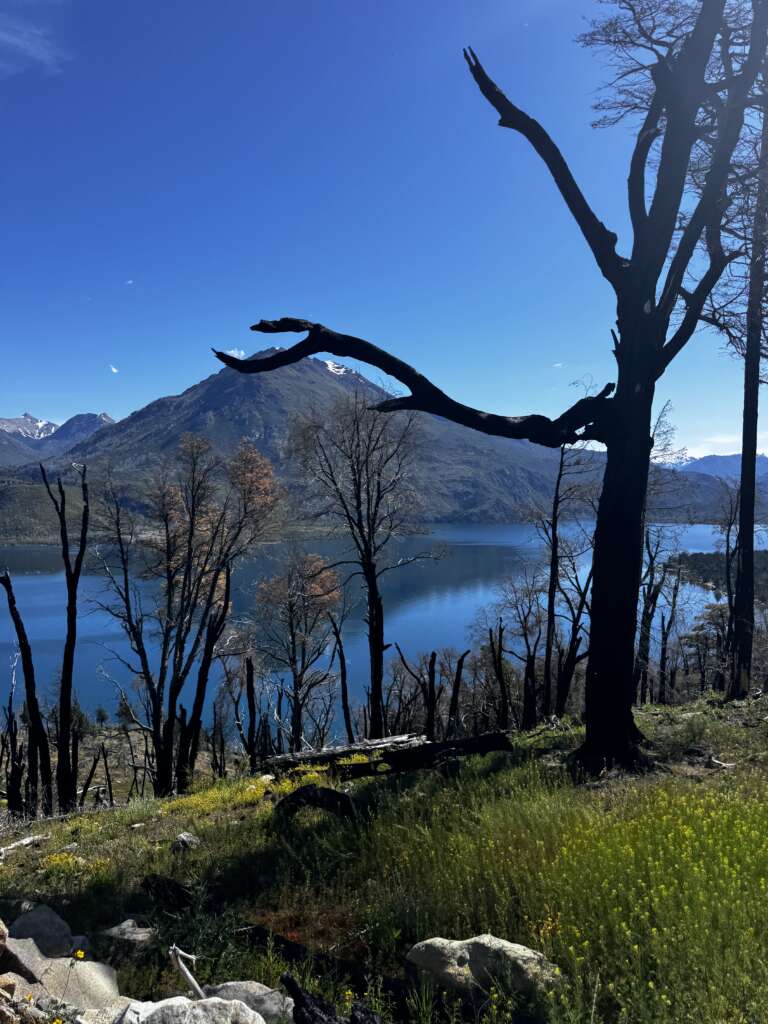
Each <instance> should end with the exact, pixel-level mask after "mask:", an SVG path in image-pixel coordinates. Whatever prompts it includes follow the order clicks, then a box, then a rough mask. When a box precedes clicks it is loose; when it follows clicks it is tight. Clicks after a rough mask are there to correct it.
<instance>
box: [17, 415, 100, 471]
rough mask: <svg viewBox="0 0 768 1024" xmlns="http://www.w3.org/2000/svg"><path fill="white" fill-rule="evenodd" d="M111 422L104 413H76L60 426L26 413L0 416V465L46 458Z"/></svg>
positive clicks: (65, 450)
mask: <svg viewBox="0 0 768 1024" xmlns="http://www.w3.org/2000/svg"><path fill="white" fill-rule="evenodd" d="M114 422H115V421H114V420H113V419H112V417H111V416H108V415H107V414H106V413H105V412H100V413H94V412H85V413H80V414H79V415H78V416H73V417H72V418H71V419H68V420H67V421H66V423H62V424H61V426H59V425H58V424H57V423H52V422H51V421H50V420H41V419H38V418H37V417H35V416H32V415H31V414H30V413H28V412H25V413H24V415H23V416H17V417H16V418H15V419H0V468H2V469H6V468H8V467H9V466H23V465H26V464H27V463H29V462H30V461H31V460H32V459H37V460H41V459H42V460H46V459H50V458H52V457H53V456H56V455H62V454H64V453H65V452H67V451H69V449H70V448H72V447H74V445H76V444H79V443H80V442H81V441H85V440H87V438H89V437H90V436H91V435H92V434H95V433H96V431H97V430H101V428H102V427H105V426H109V425H111V424H113V423H114Z"/></svg>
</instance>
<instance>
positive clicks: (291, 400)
mask: <svg viewBox="0 0 768 1024" xmlns="http://www.w3.org/2000/svg"><path fill="white" fill-rule="evenodd" d="M359 388H363V389H365V390H367V391H368V392H369V393H370V395H371V401H372V402H376V401H380V400H381V399H382V398H384V397H387V394H386V392H385V391H384V390H383V389H381V388H379V387H377V386H376V385H375V384H372V383H371V382H370V381H369V380H367V379H366V378H365V377H363V376H361V375H360V374H358V373H356V372H354V371H352V370H350V369H348V368H345V367H342V366H339V365H338V364H336V363H334V362H332V361H326V360H321V359H306V360H304V361H303V362H301V363H296V364H294V365H291V366H286V367H283V368H282V369H279V370H275V371H274V372H272V373H267V374H258V375H250V376H249V375H243V374H239V373H237V372H235V371H234V370H230V369H228V368H223V369H221V370H219V371H218V372H217V373H214V374H212V375H211V376H209V377H207V378H205V380H202V381H200V383H198V384H195V385H193V386H192V387H190V388H187V390H186V391H184V392H182V393H181V394H179V395H171V396H168V397H165V398H159V399H157V400H156V401H154V402H151V403H150V404H149V405H147V406H145V407H144V408H143V409H139V410H138V411H136V412H135V413H133V414H132V415H130V416H128V417H126V418H125V419H124V420H121V421H119V422H118V423H111V422H105V420H106V419H108V417H104V415H103V414H102V416H95V415H93V414H87V415H86V416H83V417H74V418H73V420H70V421H68V422H67V423H65V424H64V425H63V426H62V427H60V428H59V429H58V430H57V431H56V432H55V433H54V434H52V435H50V437H47V438H44V439H41V440H31V439H27V440H26V443H25V444H23V445H19V448H20V450H18V449H16V448H14V449H13V450H12V451H10V452H9V453H8V454H7V459H8V461H6V463H5V465H6V466H9V467H11V468H9V469H7V470H6V477H9V476H10V477H13V478H14V480H8V479H6V480H5V481H3V482H2V484H0V538H2V539H6V540H7V539H19V538H20V537H21V536H24V537H41V536H43V535H45V533H46V531H47V530H48V529H49V525H50V516H48V513H47V510H46V508H45V495H44V493H43V492H42V490H41V491H40V493H39V495H38V497H37V498H35V497H34V496H35V494H36V493H37V490H36V489H37V488H38V486H39V470H38V468H37V463H38V462H39V461H40V459H41V458H42V459H44V460H45V462H46V465H47V466H48V467H49V469H50V470H52V471H53V472H61V473H62V474H63V475H64V476H65V478H66V476H67V473H68V470H69V467H70V464H71V463H72V462H78V463H85V464H87V466H88V471H89V477H90V479H91V481H92V482H93V483H94V485H95V487H97V486H98V481H99V480H100V479H103V478H104V475H105V473H106V471H107V469H109V470H110V472H111V473H112V476H113V478H114V479H115V480H116V481H118V482H121V483H122V484H123V485H124V486H125V487H126V489H127V490H128V491H129V492H130V493H131V494H132V495H133V496H134V497H135V498H136V499H137V500H139V501H140V500H141V495H142V494H143V493H145V491H146V487H147V484H148V483H149V482H150V480H151V478H152V476H153V475H154V474H155V473H156V472H157V470H158V469H159V468H160V467H161V466H162V464H163V462H164V461H167V460H168V461H170V460H173V458H174V456H175V452H176V450H177V448H178V444H179V439H180V437H181V436H182V434H185V433H193V434H200V435H203V436H205V437H207V438H208V440H210V442H211V443H212V444H213V446H214V448H215V449H216V450H217V451H218V452H220V453H221V454H222V455H228V454H230V453H231V452H233V451H234V449H235V448H236V447H237V445H238V443H239V442H240V440H241V439H243V438H245V439H247V440H250V441H252V442H253V443H254V444H256V445H257V447H258V448H259V450H260V451H261V452H263V454H265V455H266V456H267V457H268V458H269V459H270V461H271V462H272V463H273V465H274V466H275V468H276V471H277V473H278V475H279V476H280V477H281V479H282V480H283V481H285V482H286V483H287V484H288V485H289V487H290V486H291V484H292V483H293V482H294V480H293V475H294V473H295V466H294V462H293V460H292V458H291V453H290V442H289V433H290V429H291V424H292V422H293V421H294V420H295V419H296V417H298V416H300V415H301V414H302V413H304V414H306V413H309V412H311V411H316V412H318V413H320V414H322V413H324V412H327V410H329V409H330V407H331V406H332V405H333V403H334V402H335V401H337V400H338V399H339V398H340V397H342V396H343V395H347V394H349V393H350V391H352V390H354V389H359ZM419 423H420V444H419V449H418V454H417V458H416V465H415V471H414V478H415V479H414V483H415V486H416V490H417V492H418V493H419V496H420V502H419V505H420V508H419V511H418V513H417V515H418V518H420V519H422V520H423V521H426V522H441V521H442V522H447V521H448V522H510V521H514V520H519V519H525V518H528V517H529V514H530V510H531V509H532V507H536V506H537V507H542V506H546V505H547V504H548V503H549V501H550V500H551V495H552V490H553V487H554V481H555V474H556V471H557V463H558V452H557V451H556V450H553V449H548V448H542V447H540V446H538V445H533V444H530V443H529V442H527V441H512V440H507V439H504V438H496V437H487V436H486V435H484V434H480V433H476V432H474V431H471V430H467V429H465V428H463V427H460V426H458V425H456V424H454V423H449V422H448V421H446V420H443V419H440V418H438V417H435V416H429V415H426V414H421V415H420V416H419ZM83 430H85V431H86V432H87V431H90V430H94V431H95V432H93V433H91V434H90V436H88V437H86V438H85V439H84V440H80V441H79V442H78V443H72V444H70V443H69V442H70V441H72V442H74V441H76V439H77V437H78V434H79V433H80V432H82V431H83ZM4 437H5V438H6V439H7V440H9V441H12V442H16V438H15V436H12V435H10V434H5V435H4V434H2V433H0V442H2V439H3V438H4ZM57 439H58V440H57ZM62 443H63V447H62ZM25 450H26V451H27V452H28V454H27V455H26V457H25V455H24V451H25ZM588 457H589V459H590V460H591V462H592V466H591V468H590V470H589V471H588V473H587V474H586V478H587V479H589V480H591V481H592V482H594V484H595V485H597V484H598V483H599V479H600V476H601V474H602V468H603V464H604V455H603V454H602V453H601V452H597V451H596V452H592V453H591V454H590V455H589V456H588ZM22 462H26V463H27V465H25V466H20V463H22ZM2 463H3V451H2V446H1V444H0V465H2ZM653 478H654V486H653V487H652V494H651V497H650V499H649V510H650V513H651V515H653V516H654V518H656V519H664V520H667V521H686V520H688V519H694V520H698V521H713V520H714V519H716V518H717V516H718V515H719V511H720V508H721V505H722V498H723V495H722V484H721V482H720V481H719V480H717V479H716V478H715V477H714V476H711V475H706V474H702V473H696V472H693V471H690V470H689V471H688V472H685V473H682V472H677V471H672V470H668V469H663V468H655V469H654V471H653ZM25 524H28V526H27V525H25ZM25 530H26V531H27V532H25Z"/></svg>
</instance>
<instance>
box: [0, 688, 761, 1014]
mask: <svg viewBox="0 0 768 1024" xmlns="http://www.w3.org/2000/svg"><path fill="white" fill-rule="evenodd" d="M767 710H768V709H767V708H766V702H765V701H760V702H756V703H754V704H749V705H746V704H745V705H742V706H738V707H733V708H725V709H723V708H719V707H717V706H713V705H711V704H707V703H706V702H702V703H701V704H699V705H696V706H695V707H693V708H691V707H689V708H684V709H672V710H669V709H648V713H647V715H646V716H645V717H644V718H642V724H643V728H644V729H645V731H646V733H648V734H652V735H653V739H654V742H655V746H656V748H657V751H658V752H660V753H661V754H662V755H663V756H664V757H665V758H666V759H667V760H668V761H670V764H671V768H669V769H668V770H667V771H666V772H659V773H655V774H652V775H649V776H644V777H638V778H612V779H607V780H604V781H603V782H602V783H600V784H599V785H597V786H585V785H582V786H576V785H574V784H573V783H572V781H571V780H570V777H569V776H568V775H567V773H566V772H565V771H564V769H563V768H562V767H558V764H557V762H558V757H559V756H560V755H561V753H562V751H561V750H559V749H558V748H561V747H563V746H567V743H568V742H575V741H576V740H577V737H578V732H577V731H575V732H574V733H573V734H572V735H571V734H566V737H567V741H564V740H563V736H562V735H558V736H554V737H553V736H551V735H550V736H549V737H547V735H546V734H545V733H540V734H538V735H537V736H535V737H531V738H526V740H525V741H523V742H521V743H520V745H519V750H518V752H517V754H515V755H512V756H509V755H490V756H488V757H486V758H479V759H474V760H472V761H469V762H467V764H466V766H465V767H464V769H463V770H462V772H461V774H460V775H459V777H458V778H457V779H455V780H451V781H448V780H445V779H444V778H442V777H441V776H440V775H438V774H437V773H417V774H415V775H414V776H412V777H410V778H408V779H404V780H401V781H399V782H397V781H396V780H393V779H373V780H366V781H365V782H364V783H361V784H360V785H359V787H358V788H359V790H360V792H361V793H364V794H365V797H366V799H368V800H370V801H372V802H373V806H374V814H373V816H372V818H371V820H370V822H369V823H367V824H365V825H351V824H348V825H339V824H338V823H337V822H335V821H334V820H333V819H329V818H328V817H327V816H324V815H322V814H320V813H318V812H311V811H305V812H302V813H301V814H300V815H299V817H298V818H297V819H296V820H295V822H294V823H293V824H290V825H289V824H286V823H285V822H278V821H277V820H276V819H275V818H274V816H273V814H272V806H273V804H272V802H271V798H270V797H269V796H268V794H267V792H266V791H267V789H268V788H269V787H268V786H267V785H266V784H265V783H263V782H260V781H258V780H251V779H240V780H234V781H232V782H229V783H219V784H217V785H215V786H210V787H208V788H205V789H201V790H199V791H198V792H195V793H193V794H191V795H190V796H188V797H184V798H180V799H177V800H171V801H148V802H146V803H144V804H136V805H132V806H130V807H128V808H125V809H120V810H118V811H114V812H109V813H106V812H105V813H96V814H90V815H83V816H80V817H78V818H75V819H71V820H69V821H67V822H62V823H58V824H55V825H53V826H49V827H48V828H47V829H46V831H50V832H51V833H52V834H51V838H50V839H49V840H48V841H47V842H45V843H44V844H42V845H41V847H40V849H29V850H23V851H20V852H19V853H18V854H17V855H14V854H12V855H9V857H8V859H7V860H6V862H5V863H4V864H2V865H0V896H6V897H9V896H16V897H18V896H25V897H31V898H35V899H43V900H46V901H48V902H50V903H51V904H52V905H54V906H58V907H60V908H61V909H62V911H63V912H64V914H65V916H67V917H68V918H69V919H70V921H71V923H72V924H73V926H75V927H76V928H77V929H78V930H80V929H83V930H85V931H88V930H89V929H95V928H96V927H97V926H101V925H105V924H114V923H116V921H118V920H121V919H122V917H124V916H127V911H129V910H130V911H133V910H135V909H142V904H141V899H142V896H141V881H142V879H143V878H144V877H145V876H146V875H147V874H151V873H156V874H161V875H167V876H170V877H172V878H175V879H176V880H178V881H180V882H182V883H183V884H184V885H185V886H186V887H187V888H188V889H189V890H190V891H191V892H192V893H193V896H194V899H193V905H192V907H191V908H189V909H186V910H185V909H181V910H180V909H178V908H177V909H169V908H163V907H154V908H153V907H152V906H151V905H147V904H146V902H145V904H144V905H143V909H144V910H145V912H148V913H150V914H151V915H154V921H155V924H156V925H157V927H158V930H159V942H158V946H157V949H154V950H151V951H150V952H148V953H147V954H146V955H145V956H143V957H142V959H141V960H137V961H135V962H133V963H130V964H126V963H123V964H121V982H122V985H123V989H124V990H125V991H128V992H130V993H131V994H132V995H134V996H136V997H150V996H151V997H157V996H159V995H165V994H171V993H173V992H176V991H178V980H177V979H176V978H174V976H173V974H172V972H171V971H170V969H169V967H168V965H167V958H166V956H165V953H164V950H165V949H167V947H168V945H169V944H170V943H171V942H173V941H178V942H179V944H180V945H181V946H182V947H183V948H185V949H188V950H190V951H193V952H195V953H198V954H200V956H201V959H200V960H199V962H198V970H199V972H200V976H201V979H202V980H203V981H204V982H208V981H211V982H214V981H217V982H220V981H224V980H228V979H233V978H237V977H240V978H242V977H253V978H257V979H258V980H261V981H265V982H267V983H269V984H274V983H276V982H277V980H278V978H279V975H280V973H281V972H282V970H284V969H285V967H286V966H287V965H286V964H285V962H284V961H282V960H281V958H280V957H279V956H278V955H277V953H276V951H275V949H274V948H272V949H264V948H259V947H257V946H255V945H254V944H253V943H252V942H251V941H250V939H249V932H248V925H249V924H251V923H260V924H265V925H267V926H269V927H272V928H273V929H274V930H275V931H276V932H277V933H279V934H281V935H285V936H287V937H288V938H291V939H295V940H298V941H302V942H304V943H306V944H308V945H310V946H311V947H313V948H319V949H329V950H332V951H333V952H334V954H335V955H337V956H344V957H347V958H350V959H352V958H355V959H358V960H362V961H365V962H366V963H367V964H369V965H370V967H371V971H372V975H373V977H376V976H377V974H378V975H381V974H382V973H387V974H395V973H398V972H399V971H400V970H401V967H400V965H401V958H402V956H403V954H404V953H405V952H406V951H407V949H408V948H409V946H410V945H411V944H412V943H413V942H416V941H418V940H420V939H423V938H425V937H429V936H434V935H442V936H445V937H450V938H466V937H469V936H471V935H476V934H479V933H481V932H486V931H490V932H492V933H494V934H495V935H498V936H500V937H502V938H507V939H510V940H512V941H516V942H522V943H524V944H526V945H530V946H533V947H535V948H537V949H540V950H542V952H544V953H545V954H546V955H547V956H548V957H550V958H551V959H552V960H553V961H554V962H555V963H556V964H557V965H558V966H559V968H560V970H561V972H562V978H563V984H562V986H561V988H560V989H559V991H558V992H557V993H555V994H554V995H553V996H552V997H550V998H549V999H548V1002H547V1012H548V1014H549V1019H550V1020H551V1022H552V1024H575V1022H582V1021H583V1022H590V1024H613V1022H627V1024H688V1022H695V1024H701V1022H703V1021H706V1022H707V1024H763V1022H766V1024H768V925H766V923H765V922H766V921H768V799H767V798H768V776H766V772H765V763H766V761H765V758H764V757H763V756H762V755H764V754H765V753H766V751H768V723H766V722H765V721H764V720H763V719H764V718H765V717H766V712H767ZM692 747H696V748H700V749H701V750H703V751H706V752H711V753H713V754H714V755H715V756H716V757H718V758H720V759H722V760H728V761H729V760H733V761H735V762H737V764H738V767H737V768H736V769H733V770H727V771H719V772H718V771H713V770H708V769H707V768H706V766H705V762H704V759H703V758H701V757H699V760H698V762H697V763H696V764H695V765H693V766H692V765H691V764H690V763H689V761H690V749H691V748H692ZM686 751H687V752H689V753H687V754H686ZM684 755H685V756H684ZM686 758H687V760H686ZM305 778H310V780H311V781H318V779H317V778H316V777H314V776H311V775H306V773H302V772H299V773H297V774H296V775H295V777H293V778H291V779H288V780H286V781H283V782H281V783H280V784H279V788H280V789H281V790H285V791H287V790H288V789H290V788H292V787H293V786H295V785H297V784H298V783H299V782H300V781H302V780H303V779H305ZM273 788H274V787H273ZM136 822H142V823H143V827H142V828H140V829H136V830H134V829H131V828H130V825H132V824H135V823H136ZM185 829H186V830H191V831H194V832H196V833H197V834H198V835H199V836H200V837H201V839H202V844H201V846H200V847H199V848H198V849H196V850H194V851H192V852H190V853H187V854H184V855H183V856H176V855H173V854H172V853H171V851H170V843H171V840H172V838H173V837H174V836H175V835H176V834H178V833H179V832H180V831H182V830H185ZM72 842H77V844H78V846H77V848H76V849H74V850H68V849H66V848H67V847H68V846H69V844H71V843H72ZM292 969H293V971H294V973H297V972H298V973H299V975H300V976H301V977H302V979H303V980H304V981H305V982H306V983H307V984H308V985H309V986H310V987H312V988H313V989H316V990H318V991H321V992H323V993H324V994H326V995H327V996H328V997H330V998H332V999H333V1000H334V1001H336V1002H338V1003H339V1004H341V1005H347V1004H348V1002H349V999H350V994H349V988H348V982H347V979H345V978H344V977H340V976H333V975H329V974H328V973H327V972H326V973H323V972H320V971H318V970H317V968H316V967H315V966H313V964H312V962H311V961H307V962H306V963H303V964H299V965H298V966H297V965H293V967H292ZM372 989H373V991H372V993H370V997H371V998H372V999H374V1000H377V998H378V997H377V990H376V984H375V982H374V983H373V984H372ZM378 1005H379V1006H380V1008H381V1009H382V1011H383V1012H384V1016H385V1019H388V1017H391V1015H390V1013H389V1010H388V1008H387V1005H386V1001H385V1000H381V999H380V998H378ZM409 1005H410V1018H411V1020H412V1021H413V1022H414V1024H427V1022H428V1021H438V1020H439V1021H443V1022H447V1021H449V1020H457V1019H458V1017H457V1014H458V1008H457V1006H456V1005H455V1003H448V1004H447V1005H444V1004H441V1008H440V1009H437V1008H436V1006H437V1004H436V1003H435V1002H434V1001H433V998H432V993H431V992H430V991H429V990H428V989H422V990H416V991H414V993H413V995H412V998H411V1000H410V1003H409ZM479 1016H480V1019H481V1020H483V1021H485V1022H486V1024H500V1022H502V1021H505V1020H508V1021H511V1020H514V1019H517V1018H516V1017H515V1011H514V1009H513V1008H512V1006H511V1004H510V1003H509V1001H508V1000H506V998H505V996H504V994H503V993H498V992H497V993H489V994H488V998H487V1000H486V1002H485V1005H484V1006H483V1007H482V1008H481V1009H480V1011H479Z"/></svg>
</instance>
